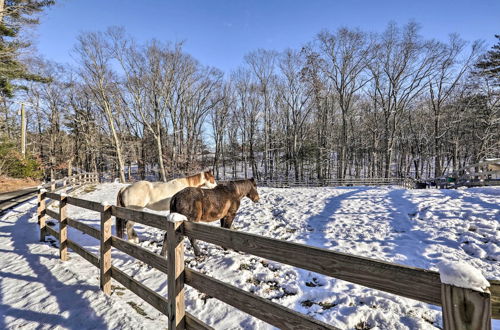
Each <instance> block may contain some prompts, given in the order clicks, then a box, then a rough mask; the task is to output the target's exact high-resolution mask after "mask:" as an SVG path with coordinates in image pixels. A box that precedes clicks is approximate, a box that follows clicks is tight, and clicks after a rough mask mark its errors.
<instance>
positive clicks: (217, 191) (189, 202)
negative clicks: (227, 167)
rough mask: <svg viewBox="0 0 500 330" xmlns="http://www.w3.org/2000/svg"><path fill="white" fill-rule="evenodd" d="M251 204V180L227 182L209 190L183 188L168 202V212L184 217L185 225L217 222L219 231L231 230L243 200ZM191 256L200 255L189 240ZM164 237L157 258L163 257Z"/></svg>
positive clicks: (255, 198)
mask: <svg viewBox="0 0 500 330" xmlns="http://www.w3.org/2000/svg"><path fill="white" fill-rule="evenodd" d="M245 196H246V197H248V198H250V199H251V200H252V201H253V202H257V201H258V200H259V193H258V192H257V185H256V183H255V180H254V179H253V178H252V179H248V180H238V181H229V182H228V183H225V184H219V185H218V186H217V187H215V188H213V189H201V188H185V189H183V190H181V191H179V192H178V193H177V194H175V195H174V196H173V197H172V199H171V201H170V212H171V213H174V212H175V213H180V214H182V215H184V216H185V217H186V218H187V220H188V221H194V222H200V221H203V222H212V221H216V220H219V219H220V224H221V227H223V228H228V229H231V227H232V225H233V220H234V217H235V216H236V212H237V211H238V208H239V207H240V201H241V199H242V198H243V197H245ZM190 241H191V245H192V246H193V250H194V254H195V255H196V256H199V255H200V250H199V248H198V246H197V245H196V240H195V239H190ZM166 247H167V235H166V234H165V239H164V240H163V248H162V251H161V255H162V256H164V255H165V254H166V251H167V250H166Z"/></svg>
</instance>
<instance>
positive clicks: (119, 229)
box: [116, 187, 127, 238]
mask: <svg viewBox="0 0 500 330" xmlns="http://www.w3.org/2000/svg"><path fill="white" fill-rule="evenodd" d="M125 188H126V187H123V188H121V189H120V191H119V192H118V195H117V196H116V206H120V207H124V206H125V204H124V203H123V196H122V195H123V191H124V190H125ZM126 224H127V221H126V220H125V219H122V218H118V217H116V236H118V237H119V238H123V234H124V229H125V226H126Z"/></svg>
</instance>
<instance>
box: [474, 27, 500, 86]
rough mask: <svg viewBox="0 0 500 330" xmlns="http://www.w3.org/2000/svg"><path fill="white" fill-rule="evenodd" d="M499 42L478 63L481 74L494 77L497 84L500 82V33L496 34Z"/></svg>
mask: <svg viewBox="0 0 500 330" xmlns="http://www.w3.org/2000/svg"><path fill="white" fill-rule="evenodd" d="M495 38H497V39H498V42H497V43H496V44H495V45H494V46H493V47H492V49H491V50H490V51H488V52H487V53H486V54H485V56H484V57H483V58H482V59H481V60H480V61H479V62H478V63H477V64H476V67H477V68H478V69H479V72H478V73H479V74H481V75H484V76H487V77H489V78H492V79H493V81H494V82H495V83H496V84H500V34H497V35H495Z"/></svg>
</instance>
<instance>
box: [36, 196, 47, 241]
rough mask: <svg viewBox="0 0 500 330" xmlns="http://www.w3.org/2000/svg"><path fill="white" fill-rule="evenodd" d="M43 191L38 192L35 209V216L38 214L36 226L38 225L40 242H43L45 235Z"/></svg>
mask: <svg viewBox="0 0 500 330" xmlns="http://www.w3.org/2000/svg"><path fill="white" fill-rule="evenodd" d="M45 194H46V193H45V190H44V189H39V190H38V208H37V214H38V225H40V242H45V235H46V230H45V226H46V225H45V217H46V216H45V213H46V205H45Z"/></svg>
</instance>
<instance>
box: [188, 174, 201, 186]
mask: <svg viewBox="0 0 500 330" xmlns="http://www.w3.org/2000/svg"><path fill="white" fill-rule="evenodd" d="M202 173H203V172H200V173H197V174H193V175H190V176H186V177H184V179H185V180H186V181H187V182H188V184H189V185H190V186H191V187H198V186H200V185H201V174H202Z"/></svg>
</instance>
